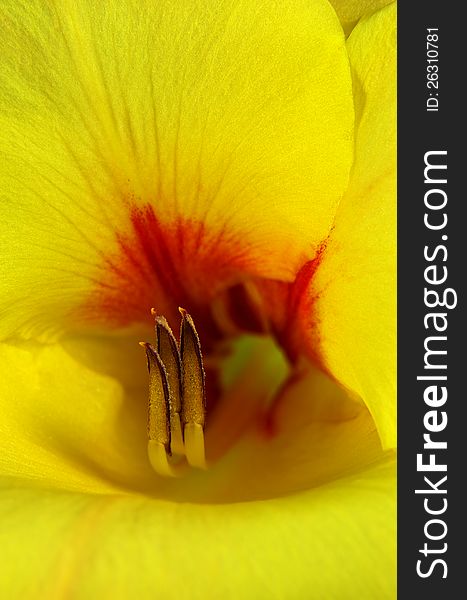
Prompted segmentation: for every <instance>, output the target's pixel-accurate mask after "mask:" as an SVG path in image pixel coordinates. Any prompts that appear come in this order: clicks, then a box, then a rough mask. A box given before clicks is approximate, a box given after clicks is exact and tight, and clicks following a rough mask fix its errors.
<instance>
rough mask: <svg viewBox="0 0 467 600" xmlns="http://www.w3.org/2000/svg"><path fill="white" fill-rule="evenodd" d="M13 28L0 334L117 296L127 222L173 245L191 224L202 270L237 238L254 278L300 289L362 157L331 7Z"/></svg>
mask: <svg viewBox="0 0 467 600" xmlns="http://www.w3.org/2000/svg"><path fill="white" fill-rule="evenodd" d="M2 11H3V13H4V15H3V17H2V39H1V41H0V44H1V47H0V56H1V57H2V60H1V66H0V88H1V89H2V94H1V96H0V102H1V110H0V115H1V117H0V140H1V142H0V143H1V145H0V148H1V161H0V164H1V165H2V166H1V175H0V186H1V189H2V191H3V196H4V197H3V199H2V202H1V204H0V206H1V213H0V217H1V218H0V239H1V244H2V247H1V249H0V251H1V254H2V256H3V257H4V258H3V260H2V271H3V272H2V274H1V280H2V288H1V297H0V314H1V317H2V318H1V324H2V325H1V331H0V333H1V334H2V335H8V334H11V333H13V332H16V331H18V330H19V331H20V332H21V333H22V334H23V335H29V336H32V335H42V337H44V338H47V337H48V336H49V335H50V336H51V335H52V334H54V333H56V332H60V331H61V330H62V329H64V328H65V329H67V328H69V327H70V321H72V320H73V318H75V319H76V314H75V312H73V311H74V310H75V309H76V308H77V307H79V306H80V305H81V304H82V303H83V301H85V299H86V298H87V297H88V295H89V294H92V292H93V291H94V290H95V288H96V286H99V285H101V284H102V282H104V284H105V285H106V286H107V287H108V288H109V289H112V287H113V286H116V285H117V286H118V285H119V280H118V278H117V279H116V280H113V281H112V280H111V281H109V280H108V279H107V277H108V274H109V271H112V269H113V271H114V272H115V271H116V270H117V271H118V270H119V269H120V272H121V270H122V269H123V270H124V269H125V267H126V266H127V265H126V263H125V264H123V265H122V264H115V261H114V259H115V256H118V254H119V252H120V251H121V242H122V239H123V240H125V239H126V236H127V235H129V234H131V231H132V223H131V207H136V208H138V207H146V206H148V205H149V206H150V207H151V208H152V210H153V211H154V213H155V215H156V217H157V219H158V221H159V222H160V223H161V224H162V227H163V228H164V227H165V228H169V227H170V225H172V226H174V225H175V224H177V223H178V220H179V219H183V220H184V221H185V222H188V223H189V224H193V223H194V224H195V225H196V226H195V227H194V239H193V240H191V241H190V240H189V242H188V244H187V249H186V256H187V258H186V260H187V261H188V260H190V261H191V262H192V263H193V262H194V263H196V261H197V260H200V259H199V257H198V254H197V252H196V249H197V248H202V249H203V251H202V252H201V256H205V255H208V254H209V253H210V251H211V250H212V249H213V248H216V244H217V242H218V240H219V239H224V240H229V241H230V250H229V252H230V254H229V255H228V256H227V257H226V261H227V262H229V261H233V262H234V263H235V265H238V260H237V262H235V260H236V259H238V256H239V255H241V256H242V257H243V258H244V260H243V263H242V265H243V266H242V269H243V271H242V269H240V268H239V270H240V275H241V274H242V273H243V272H246V273H247V274H248V273H249V274H255V275H261V276H266V277H274V278H279V279H285V280H291V279H292V278H293V276H294V273H295V271H296V270H297V268H298V267H299V266H300V265H301V264H302V262H303V261H304V260H306V259H308V258H309V257H310V256H313V255H314V254H315V252H316V249H317V247H318V245H319V243H320V241H321V240H322V239H323V237H325V236H326V235H327V233H328V231H329V227H330V225H331V223H332V220H333V217H334V213H335V208H336V206H337V204H338V202H339V200H340V197H341V195H342V193H343V190H344V189H345V186H346V184H347V181H348V173H349V168H350V164H351V160H352V144H353V141H352V137H353V135H352V132H353V106H352V90H351V79H350V73H349V68H348V59H347V53H346V50H345V44H344V37H343V35H342V30H341V28H340V26H339V23H338V21H337V19H336V18H335V15H334V14H333V11H332V9H331V7H330V6H329V5H328V3H327V2H326V1H325V0H300V1H299V2H282V3H280V4H277V3H270V2H259V3H258V2H255V3H252V2H248V1H247V0H236V1H233V0H227V1H226V2H223V3H219V2H217V1H214V0H188V1H187V2H183V3H174V2H170V1H169V0H164V1H162V2H156V3H155V2H152V1H150V0H146V1H144V2H137V3H136V2H133V1H132V0H125V1H123V2H121V1H119V2H116V1H112V2H106V3H105V5H104V4H102V3H96V2H94V1H92V0H83V1H82V2H78V3H76V2H71V1H65V2H62V1H60V2H58V1H56V2H50V3H44V2H42V1H40V0H33V1H31V2H29V1H28V2H24V3H23V2H21V1H19V2H18V1H16V0H15V1H9V0H7V1H6V2H4V3H3V6H2ZM188 229H190V227H189V228H188ZM192 229H193V227H191V230H192ZM179 233H180V232H179V230H177V234H179ZM183 235H185V234H184V233H183V231H182V239H180V240H179V241H180V244H179V246H180V247H183V242H184V240H183ZM187 235H188V234H187ZM195 242H196V243H195ZM193 249H195V252H194V253H193ZM245 257H246V258H245ZM134 270H135V273H136V267H135V269H134ZM199 270H200V271H202V270H203V269H202V268H200V269H199ZM195 271H196V270H195ZM140 291H141V290H140V289H139V288H137V287H136V288H135V289H134V290H133V294H132V295H133V296H134V297H135V298H137V297H138V296H139V295H140ZM155 301H157V298H155ZM187 308H189V307H187ZM138 316H139V315H138Z"/></svg>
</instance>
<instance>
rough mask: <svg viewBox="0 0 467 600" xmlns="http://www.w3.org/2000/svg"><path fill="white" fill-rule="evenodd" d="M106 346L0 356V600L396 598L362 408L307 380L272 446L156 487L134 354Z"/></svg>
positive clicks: (74, 344) (390, 491)
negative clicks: (0, 598)
mask: <svg viewBox="0 0 467 600" xmlns="http://www.w3.org/2000/svg"><path fill="white" fill-rule="evenodd" d="M108 342H109V340H102V341H100V340H97V339H93V340H86V339H85V338H81V339H68V340H65V342H64V343H65V347H62V346H59V345H55V346H36V347H31V346H30V345H28V346H27V347H26V346H24V347H23V348H18V347H14V346H11V345H6V344H3V345H1V346H0V364H2V378H1V379H0V399H1V406H0V444H1V448H0V488H1V489H0V519H1V521H2V527H1V528H0V544H1V545H2V548H3V549H4V551H3V554H2V572H1V575H0V596H5V597H22V598H29V597H30V598H36V597H47V598H54V597H56V598H63V597H67V596H69V595H70V594H71V593H73V594H74V595H75V597H77V598H83V599H84V598H88V597H107V596H110V597H112V598H122V599H123V598H127V597H132V596H136V597H141V598H145V597H148V598H150V597H153V595H154V594H156V595H160V596H164V597H167V598H169V599H170V598H177V599H182V600H183V598H187V599H188V598H192V597H197V596H199V597H203V598H213V600H214V599H216V598H219V597H232V598H234V597H235V598H236V597H240V598H252V599H253V598H258V597H259V598H261V597H262V595H264V594H265V593H266V594H267V595H268V596H269V592H270V591H271V590H273V591H274V593H275V595H276V596H277V597H279V598H290V597H291V595H292V597H298V598H300V597H306V594H307V593H308V591H309V590H310V589H312V590H313V591H314V593H315V594H316V596H317V597H329V598H341V597H342V595H343V594H344V593H347V592H348V590H352V593H354V594H355V595H354V597H355V598H364V599H365V598H368V600H372V599H373V598H374V597H378V598H393V597H394V593H395V592H394V587H395V469H394V462H393V457H392V455H390V454H382V452H381V449H380V446H379V440H378V437H377V435H375V432H374V428H373V425H372V421H371V419H370V418H368V413H367V412H366V410H365V409H362V408H361V407H359V406H358V405H355V404H353V403H351V402H350V401H349V400H348V399H346V398H345V394H344V392H343V390H342V389H341V388H340V387H339V386H337V385H335V384H334V383H333V382H332V381H331V380H329V379H328V378H327V377H326V376H325V375H324V374H322V373H319V372H314V371H313V370H312V369H311V370H310V372H309V373H308V375H307V376H305V377H303V378H301V379H299V380H298V381H297V382H296V383H294V384H292V385H290V386H289V388H288V390H287V394H286V398H285V399H284V402H283V403H281V404H280V406H279V411H278V413H277V414H276V417H277V419H278V425H279V430H278V431H276V433H275V436H273V437H272V438H269V436H268V435H267V432H263V431H261V430H256V428H255V426H254V425H255V424H254V423H253V427H252V429H251V430H250V431H249V432H247V434H246V435H245V436H244V439H243V440H242V441H241V443H239V444H238V445H237V447H236V448H235V449H234V450H233V451H232V452H231V453H230V454H228V455H227V456H225V457H224V458H223V459H222V460H220V461H219V463H218V464H217V465H215V466H214V467H213V468H212V469H211V470H209V471H206V472H201V471H198V472H197V473H194V474H193V476H191V477H187V478H185V479H183V480H180V481H169V480H167V479H160V478H158V477H157V476H156V475H155V474H154V472H153V471H152V469H151V467H150V466H149V463H148V459H147V455H146V410H147V391H146V384H147V375H146V373H145V370H146V369H145V364H144V360H140V359H141V355H140V353H141V351H140V348H138V347H137V345H136V344H135V354H133V353H132V352H131V351H130V353H129V354H128V352H127V353H126V354H123V353H122V349H123V348H125V347H128V340H121V341H119V340H118V338H114V343H113V344H109V343H108ZM119 346H120V347H119ZM65 348H66V349H65ZM136 356H137V359H138V361H139V367H138V366H137V365H138V363H134V358H136ZM268 369H269V367H268V368H267V369H266V371H268ZM116 376H118V379H117V378H116ZM262 376H263V375H262V374H260V371H259V370H257V379H260V377H262ZM141 393H142V394H143V396H141V395H140V394H141ZM248 400H250V399H249V398H247V397H245V396H243V401H244V402H247V401H248ZM265 433H266V435H265ZM308 488H311V489H308ZM67 490H68V491H67ZM70 490H74V492H73V493H71V492H70ZM83 492H87V493H83ZM143 494H144V495H143ZM277 496H282V497H277ZM180 501H181V503H180ZM46 549H47V552H46ZM259 549H260V551H259ZM180 565H183V577H180ZM24 572H27V574H28V576H27V577H24V576H23V577H22V576H21V573H24ZM2 586H3V587H2ZM265 590H266V591H265Z"/></svg>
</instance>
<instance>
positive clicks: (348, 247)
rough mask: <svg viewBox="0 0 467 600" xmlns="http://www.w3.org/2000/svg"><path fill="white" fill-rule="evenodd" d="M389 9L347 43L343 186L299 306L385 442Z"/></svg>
mask: <svg viewBox="0 0 467 600" xmlns="http://www.w3.org/2000/svg"><path fill="white" fill-rule="evenodd" d="M395 16H396V10H395V6H394V5H391V6H389V7H387V8H385V9H383V10H382V11H380V12H378V13H376V14H374V15H373V16H371V17H369V18H367V19H363V20H362V21H361V22H360V23H359V25H357V27H356V28H355V30H354V31H353V33H352V35H351V36H350V38H349V40H348V48H349V56H350V61H351V66H352V72H353V76H354V91H355V102H356V114H357V116H358V118H359V125H358V132H357V140H356V158H355V164H354V168H353V173H352V177H351V183H350V186H349V189H348V191H347V192H346V194H345V196H344V198H343V200H342V203H341V205H340V207H339V211H338V213H337V216H336V221H335V226H334V229H333V230H332V233H331V235H330V237H329V240H328V242H327V245H326V247H325V250H324V251H323V254H322V256H321V260H320V264H319V267H318V268H317V270H316V272H315V274H314V276H313V279H312V284H311V289H310V290H309V293H308V296H307V299H306V300H305V301H304V305H305V306H304V307H303V308H302V310H309V309H310V305H311V306H312V308H311V310H312V315H311V319H310V318H309V317H308V318H307V320H306V324H305V327H306V328H307V330H308V332H309V335H310V347H311V348H314V349H315V351H316V347H317V348H318V353H319V354H320V355H321V360H322V362H323V363H324V365H325V366H326V368H327V369H328V371H329V372H330V373H332V374H333V375H334V377H336V378H337V379H338V380H339V381H340V382H342V383H343V384H344V385H345V386H346V387H347V388H349V389H350V390H353V391H354V392H356V393H357V394H358V395H359V396H360V397H361V398H363V400H364V401H365V403H366V404H367V406H368V407H369V409H370V411H371V413H372V415H373V417H374V419H375V421H376V424H377V427H378V430H379V432H380V435H381V438H382V440H383V443H384V445H385V446H387V447H393V446H394V445H395V441H396V418H395V411H396V395H395V386H396V146H395V137H396V53H395Z"/></svg>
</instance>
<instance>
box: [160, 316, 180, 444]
mask: <svg viewBox="0 0 467 600" xmlns="http://www.w3.org/2000/svg"><path fill="white" fill-rule="evenodd" d="M156 336H157V351H158V353H159V356H160V358H161V361H162V363H163V364H164V366H165V370H166V373H167V381H168V384H169V405H170V433H171V440H170V449H171V451H172V453H173V454H184V453H185V449H184V446H183V435H182V426H181V422H180V411H181V410H182V399H181V397H182V389H181V373H182V368H181V361H180V352H179V350H178V345H177V341H176V339H175V337H174V335H173V333H172V330H171V329H170V326H169V324H168V323H167V320H166V319H165V317H159V316H156Z"/></svg>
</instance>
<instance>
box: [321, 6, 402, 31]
mask: <svg viewBox="0 0 467 600" xmlns="http://www.w3.org/2000/svg"><path fill="white" fill-rule="evenodd" d="M329 1H330V3H331V4H332V6H333V7H334V9H335V11H336V13H337V16H338V17H339V20H340V22H341V23H342V27H343V29H344V31H345V33H346V35H349V34H350V33H351V31H352V29H353V28H354V27H355V25H356V24H357V22H358V21H359V19H361V18H362V17H363V16H366V15H371V14H372V13H374V12H376V11H377V10H379V9H380V8H383V7H384V6H387V5H388V4H391V2H394V0H329Z"/></svg>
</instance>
